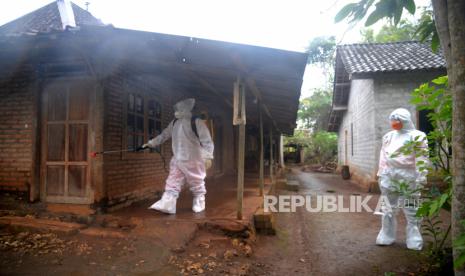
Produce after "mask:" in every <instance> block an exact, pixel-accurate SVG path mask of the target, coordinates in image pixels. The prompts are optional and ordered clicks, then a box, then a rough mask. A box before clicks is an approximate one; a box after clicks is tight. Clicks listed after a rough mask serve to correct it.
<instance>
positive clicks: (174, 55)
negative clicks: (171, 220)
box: [0, 1, 307, 210]
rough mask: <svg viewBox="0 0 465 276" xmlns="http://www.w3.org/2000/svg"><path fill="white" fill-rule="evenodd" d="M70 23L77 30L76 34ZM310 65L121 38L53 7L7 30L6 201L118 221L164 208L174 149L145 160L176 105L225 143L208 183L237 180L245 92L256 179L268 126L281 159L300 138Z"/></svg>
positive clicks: (253, 50)
mask: <svg viewBox="0 0 465 276" xmlns="http://www.w3.org/2000/svg"><path fill="white" fill-rule="evenodd" d="M63 3H65V4H66V3H68V4H69V5H72V6H71V8H69V7H68V9H60V6H59V5H61V4H63ZM63 10H65V11H66V10H67V11H68V12H69V10H71V11H72V12H71V14H69V13H68V14H66V16H65V15H64V14H63ZM70 17H74V22H75V24H72V23H70V24H71V25H66V24H65V22H69V21H66V20H64V19H67V20H69V18H70ZM306 59H307V56H306V54H304V53H297V52H289V51H283V50H276V49H269V48H264V47H256V46H248V45H241V44H235V43H226V42H220V41H213V40H206V39H197V38H192V37H183V36H175V35H166V34H158V33H150V32H141V31H134V30H125V29H118V28H114V27H113V26H105V25H103V24H102V23H101V22H100V21H99V20H98V19H95V18H94V17H92V15H91V14H90V13H88V12H87V11H85V10H83V9H81V8H80V7H78V6H76V5H74V4H72V3H70V2H69V1H57V2H52V3H51V4H49V5H47V6H45V7H43V8H41V9H39V10H37V11H35V12H32V13H30V14H28V15H25V16H23V17H21V18H19V19H17V20H14V21H12V22H10V23H7V24H5V25H4V26H0V140H1V143H0V164H1V166H0V190H4V191H5V190H6V191H19V192H24V193H27V194H28V197H29V199H30V200H31V201H42V202H46V203H60V204H82V205H87V206H89V207H90V208H93V209H98V208H104V209H109V210H114V209H118V208H121V207H124V206H127V205H130V204H132V203H133V202H134V201H138V200H142V199H144V198H148V197H153V195H154V194H155V193H157V192H160V191H162V190H163V187H164V180H165V178H166V176H167V172H166V169H168V164H169V160H170V158H171V155H172V153H171V144H170V143H165V144H164V145H162V146H161V147H160V149H159V151H160V152H161V154H159V153H157V152H156V151H150V152H149V151H145V152H134V150H133V149H134V148H137V147H138V146H140V145H142V144H143V143H144V142H146V141H147V140H148V139H149V138H150V137H154V136H156V135H157V134H159V133H160V132H161V131H162V130H163V129H164V128H165V127H166V126H168V124H169V123H170V122H172V120H173V105H174V104H175V103H176V102H177V101H179V100H181V99H184V98H187V97H193V98H195V99H196V102H197V103H196V108H195V110H194V113H195V114H196V115H203V118H204V119H205V122H206V124H207V125H208V127H209V128H210V131H211V133H212V137H213V140H214V142H215V158H214V164H213V167H212V168H211V169H210V170H209V171H208V177H210V178H213V177H222V176H228V175H229V176H231V175H232V176H234V175H235V174H236V173H237V171H238V170H240V168H238V158H240V157H239V156H238V148H239V139H238V130H237V127H235V126H233V125H232V121H233V119H232V118H233V87H234V83H235V82H240V85H242V86H243V87H245V91H246V97H245V105H246V108H245V110H246V113H247V125H246V139H244V140H245V145H244V148H245V162H244V163H245V164H246V166H245V171H246V172H247V171H248V170H249V171H257V170H258V168H259V166H258V162H259V159H260V158H259V149H260V143H259V141H260V139H259V138H260V131H259V130H260V126H261V127H262V128H263V129H264V133H266V134H267V136H266V137H265V139H264V140H265V145H264V146H265V148H269V145H270V144H271V145H272V149H273V150H271V152H272V153H273V158H272V159H274V160H279V158H278V157H279V156H278V149H279V143H280V135H281V134H291V133H292V132H293V129H294V127H295V119H296V115H297V108H298V101H299V96H300V87H301V84H302V76H303V72H304V69H305V65H306ZM260 114H262V116H260ZM268 133H270V135H268ZM267 145H268V146H267ZM262 147H263V145H262ZM121 150H127V151H126V152H115V153H109V154H104V155H101V154H97V155H96V156H94V154H93V153H94V152H101V151H121ZM268 158H270V157H268ZM273 164H275V163H273ZM242 169H244V168H242Z"/></svg>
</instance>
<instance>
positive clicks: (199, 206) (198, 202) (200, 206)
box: [192, 195, 205, 213]
mask: <svg viewBox="0 0 465 276" xmlns="http://www.w3.org/2000/svg"><path fill="white" fill-rule="evenodd" d="M203 210H205V195H200V196H194V200H193V202H192V211H194V213H200V212H202V211H203Z"/></svg>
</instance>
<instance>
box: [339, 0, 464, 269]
mask: <svg viewBox="0 0 465 276" xmlns="http://www.w3.org/2000/svg"><path fill="white" fill-rule="evenodd" d="M372 7H374V10H373V11H372V12H371V13H370V14H369V15H368V16H366V15H367V14H368V11H369V10H371V8H372ZM432 7H433V10H432V11H425V13H424V14H423V16H422V20H421V22H420V26H419V28H418V33H419V34H420V35H421V38H422V39H423V40H424V39H427V38H431V46H432V48H433V50H434V49H437V48H438V45H439V44H440V45H441V46H442V47H441V49H442V53H443V55H444V58H445V60H446V63H447V74H448V76H449V89H450V91H451V93H452V110H453V112H452V171H453V174H452V210H451V221H452V237H453V239H454V240H456V241H457V240H459V241H460V239H459V237H461V236H463V234H464V232H465V225H463V223H462V222H463V220H465V39H464V38H465V16H464V14H465V1H463V0H432ZM404 9H405V10H407V11H408V12H409V13H410V14H414V13H415V11H416V4H415V0H359V1H358V2H355V3H350V4H348V5H346V6H344V7H343V8H342V9H341V10H340V11H339V12H338V14H337V15H336V16H335V20H336V22H338V21H341V20H343V19H345V18H347V19H348V20H349V21H351V22H355V21H359V20H362V19H364V18H366V20H365V25H366V26H370V25H372V24H374V23H375V22H377V21H379V20H380V19H382V18H388V19H390V20H392V22H393V23H394V25H397V24H398V23H399V22H400V20H401V18H402V13H403V12H404ZM428 12H429V13H430V16H428ZM460 244H461V243H459V246H454V248H453V254H454V259H455V260H456V262H457V260H460V259H461V258H464V257H463V256H464V255H465V246H464V245H463V244H461V245H460ZM456 264H457V263H456ZM455 274H456V275H461V276H463V275H465V267H464V266H457V265H456V266H455Z"/></svg>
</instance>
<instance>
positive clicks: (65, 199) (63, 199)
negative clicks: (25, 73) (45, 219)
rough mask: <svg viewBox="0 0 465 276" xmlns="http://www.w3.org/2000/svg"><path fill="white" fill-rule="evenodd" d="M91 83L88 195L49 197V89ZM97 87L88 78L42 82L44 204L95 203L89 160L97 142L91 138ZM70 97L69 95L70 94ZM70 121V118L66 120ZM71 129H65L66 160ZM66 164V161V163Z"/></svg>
mask: <svg viewBox="0 0 465 276" xmlns="http://www.w3.org/2000/svg"><path fill="white" fill-rule="evenodd" d="M77 81H81V82H90V83H91V84H92V85H91V86H92V87H93V88H92V89H91V90H92V91H90V93H89V114H88V119H87V120H86V121H87V153H86V154H87V161H86V163H87V170H86V194H85V196H84V197H77V196H47V192H46V168H47V164H46V162H47V152H48V139H47V134H48V133H47V131H48V129H47V120H48V106H47V104H48V93H47V87H48V85H49V84H50V83H57V82H58V83H63V84H69V83H72V82H77ZM96 88H97V85H96V83H95V79H92V78H86V77H79V76H76V77H59V78H48V79H46V80H44V81H43V82H42V85H41V87H40V93H39V94H40V99H39V104H40V108H39V110H40V113H41V114H40V135H41V136H40V141H41V145H40V147H41V150H40V169H39V171H40V183H39V185H40V200H41V201H42V202H47V203H63V204H91V203H93V202H94V191H93V188H94V187H93V185H92V179H93V172H92V167H93V163H94V162H92V160H91V159H90V158H89V156H90V155H89V153H90V152H91V151H92V150H93V149H94V148H95V141H93V140H92V139H91V138H92V136H94V135H93V129H94V127H95V120H94V109H95V101H94V100H93V99H94V98H95V94H96V91H97V89H96ZM68 96H69V94H68ZM68 104H69V103H68V98H67V105H68ZM66 112H67V116H68V112H69V106H67V107H66ZM66 121H68V118H66ZM68 132H69V127H68V128H65V160H66V158H67V157H66V156H67V154H68V153H66V151H67V149H68V144H69V137H68ZM65 162H66V161H65ZM66 174H67V170H65V181H67V180H68V179H67V177H66Z"/></svg>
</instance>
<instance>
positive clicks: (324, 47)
mask: <svg viewBox="0 0 465 276" xmlns="http://www.w3.org/2000/svg"><path fill="white" fill-rule="evenodd" d="M335 51H336V38H335V37H334V36H319V37H315V38H314V39H312V41H310V44H309V45H308V48H307V53H308V60H307V62H308V64H312V65H315V66H318V67H320V68H321V69H322V70H323V74H324V75H325V85H324V86H325V87H326V84H330V83H331V82H332V80H333V74H334V67H333V66H334V57H335V54H334V52H335Z"/></svg>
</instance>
